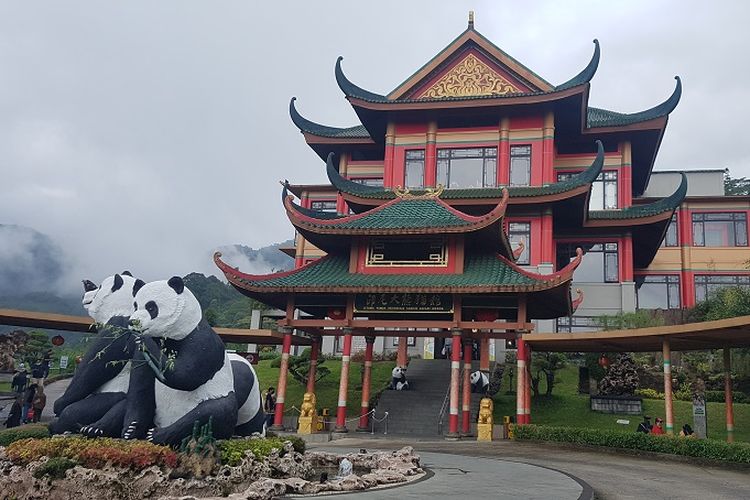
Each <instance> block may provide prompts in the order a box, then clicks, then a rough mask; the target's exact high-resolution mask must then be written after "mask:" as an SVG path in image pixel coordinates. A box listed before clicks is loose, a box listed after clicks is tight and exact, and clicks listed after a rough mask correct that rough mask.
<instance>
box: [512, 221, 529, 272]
mask: <svg viewBox="0 0 750 500" xmlns="http://www.w3.org/2000/svg"><path fill="white" fill-rule="evenodd" d="M508 239H509V240H510V246H511V248H512V249H513V250H515V249H516V248H518V246H519V245H520V244H521V242H523V245H524V248H523V252H521V255H520V256H519V257H518V260H517V261H516V263H517V264H519V265H522V266H528V265H529V264H530V261H529V255H530V254H531V224H530V223H529V222H511V223H509V224H508Z"/></svg>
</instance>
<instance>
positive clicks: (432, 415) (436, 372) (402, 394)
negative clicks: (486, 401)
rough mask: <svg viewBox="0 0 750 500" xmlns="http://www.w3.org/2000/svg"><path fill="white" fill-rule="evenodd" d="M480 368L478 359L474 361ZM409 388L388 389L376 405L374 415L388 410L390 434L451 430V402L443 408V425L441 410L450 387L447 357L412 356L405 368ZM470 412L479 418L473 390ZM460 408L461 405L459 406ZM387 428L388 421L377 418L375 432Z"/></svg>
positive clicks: (433, 433) (434, 433) (431, 433)
mask: <svg viewBox="0 0 750 500" xmlns="http://www.w3.org/2000/svg"><path fill="white" fill-rule="evenodd" d="M475 365H476V367H475V368H474V369H476V368H478V366H479V364H478V362H476V363H475ZM406 378H407V379H408V380H409V390H408V391H393V390H386V391H385V392H383V394H382V395H381V396H380V400H379V401H378V405H377V406H376V408H375V418H377V419H378V420H379V419H381V418H383V414H384V413H385V412H386V411H387V412H388V419H387V421H388V434H389V435H391V434H394V435H409V436H420V437H437V436H439V435H441V434H445V433H447V432H448V402H447V401H446V406H445V408H444V414H443V418H442V421H443V423H442V429H439V427H440V426H439V423H440V410H441V407H442V406H443V401H444V400H445V397H446V394H447V393H448V390H449V388H450V382H451V367H450V361H449V360H446V359H429V360H426V359H413V360H411V362H410V363H409V368H408V370H407V372H406ZM471 399H472V405H471V415H472V421H475V420H476V417H477V413H478V411H479V400H480V399H481V397H480V396H479V394H472V398H471ZM459 408H460V407H459ZM384 431H385V422H375V433H380V434H382V433H383V432H384Z"/></svg>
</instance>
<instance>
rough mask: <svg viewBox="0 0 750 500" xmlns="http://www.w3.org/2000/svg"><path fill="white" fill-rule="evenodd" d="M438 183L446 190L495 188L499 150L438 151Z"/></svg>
mask: <svg viewBox="0 0 750 500" xmlns="http://www.w3.org/2000/svg"><path fill="white" fill-rule="evenodd" d="M437 154H438V158H437V182H438V184H442V185H443V186H445V187H446V188H450V189H453V188H474V187H495V186H496V185H497V148H471V149H438V152H437Z"/></svg>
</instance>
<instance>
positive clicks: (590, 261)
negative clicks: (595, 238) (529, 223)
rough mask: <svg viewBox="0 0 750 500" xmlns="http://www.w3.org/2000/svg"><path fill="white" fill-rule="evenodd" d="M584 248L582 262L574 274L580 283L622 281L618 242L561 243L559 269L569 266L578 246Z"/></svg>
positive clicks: (558, 250)
mask: <svg viewBox="0 0 750 500" xmlns="http://www.w3.org/2000/svg"><path fill="white" fill-rule="evenodd" d="M579 247H580V248H582V249H583V252H584V255H583V259H582V260H581V264H580V265H579V266H578V268H577V269H576V270H575V273H574V274H573V281H575V282H578V283H617V282H619V281H620V271H619V263H618V251H617V243H559V244H558V245H557V269H558V271H559V270H560V269H562V268H563V267H565V266H567V265H568V264H569V263H570V261H572V260H573V259H574V258H575V257H576V248H579Z"/></svg>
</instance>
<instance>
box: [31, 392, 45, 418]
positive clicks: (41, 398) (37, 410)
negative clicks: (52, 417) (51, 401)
mask: <svg viewBox="0 0 750 500" xmlns="http://www.w3.org/2000/svg"><path fill="white" fill-rule="evenodd" d="M31 406H32V408H33V409H34V419H33V420H34V423H36V422H39V421H40V420H41V419H42V411H43V410H44V407H45V406H47V395H46V394H44V386H43V385H39V386H37V388H36V396H34V400H33V401H32V403H31Z"/></svg>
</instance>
